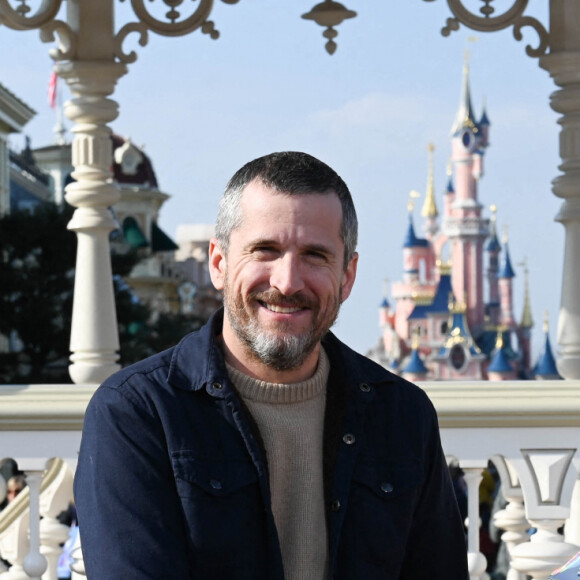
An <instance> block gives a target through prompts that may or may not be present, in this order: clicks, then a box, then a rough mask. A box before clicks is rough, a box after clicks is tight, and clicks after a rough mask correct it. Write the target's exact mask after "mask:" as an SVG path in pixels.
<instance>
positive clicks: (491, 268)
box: [485, 205, 501, 326]
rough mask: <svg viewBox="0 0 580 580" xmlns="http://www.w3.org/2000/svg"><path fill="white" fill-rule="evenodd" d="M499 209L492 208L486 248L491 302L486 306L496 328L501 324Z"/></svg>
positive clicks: (491, 321)
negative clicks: (497, 223)
mask: <svg viewBox="0 0 580 580" xmlns="http://www.w3.org/2000/svg"><path fill="white" fill-rule="evenodd" d="M496 212H497V207H496V206H495V205H492V206H491V220H490V225H489V239H488V241H487V245H486V246H485V251H486V252H487V253H488V256H489V257H488V262H487V263H488V267H487V283H488V290H489V300H488V302H487V304H486V308H485V310H486V314H487V315H488V316H489V322H490V324H492V325H494V326H496V325H497V324H498V323H499V306H500V305H499V285H498V279H497V275H498V272H499V253H500V252H501V245H500V243H499V240H498V239H497V229H496Z"/></svg>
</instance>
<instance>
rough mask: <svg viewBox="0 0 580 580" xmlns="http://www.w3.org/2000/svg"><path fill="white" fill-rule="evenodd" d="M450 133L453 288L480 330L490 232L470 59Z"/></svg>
mask: <svg viewBox="0 0 580 580" xmlns="http://www.w3.org/2000/svg"><path fill="white" fill-rule="evenodd" d="M451 137H452V139H451V141H452V158H451V160H452V162H453V165H454V168H455V194H454V199H453V202H452V203H451V204H450V215H449V216H446V219H445V221H444V222H443V227H442V229H443V233H444V234H445V235H446V236H447V238H448V239H449V242H450V248H451V260H452V262H453V264H454V268H453V291H454V293H455V296H456V297H457V300H458V301H460V302H463V303H465V305H466V308H467V311H466V316H467V319H468V321H469V324H470V326H471V328H472V329H473V330H474V331H475V332H476V333H477V331H478V330H479V329H480V328H481V327H482V325H483V320H484V296H483V243H484V240H485V238H487V236H488V234H489V220H487V219H484V218H482V216H481V210H482V206H481V205H480V203H479V201H478V199H477V181H478V179H479V178H480V177H481V175H482V173H483V162H482V156H483V153H484V149H485V147H484V141H483V139H482V135H481V132H480V128H479V125H478V123H477V122H476V120H475V117H474V115H473V109H472V106H471V93H470V88H469V66H468V63H467V60H466V62H465V64H464V67H463V84H462V90H461V98H460V102H459V108H458V111H457V115H456V116H455V121H454V123H453V126H452V129H451Z"/></svg>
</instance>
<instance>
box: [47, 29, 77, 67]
mask: <svg viewBox="0 0 580 580" xmlns="http://www.w3.org/2000/svg"><path fill="white" fill-rule="evenodd" d="M55 33H56V34H57V35H58V48H51V49H50V50H49V51H48V54H50V57H51V58H52V59H53V60H56V61H58V60H72V58H73V56H74V55H75V54H76V45H77V37H76V34H75V33H74V32H73V31H72V30H71V27H70V26H69V25H68V24H67V23H66V22H63V21H62V20H52V21H51V22H49V23H48V24H45V25H44V26H43V27H42V28H41V29H40V40H42V42H54V41H55V40H56V39H55Z"/></svg>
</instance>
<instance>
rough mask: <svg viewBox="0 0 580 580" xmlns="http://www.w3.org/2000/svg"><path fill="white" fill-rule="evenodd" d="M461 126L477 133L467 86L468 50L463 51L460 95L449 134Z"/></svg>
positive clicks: (452, 133) (455, 131) (458, 129)
mask: <svg viewBox="0 0 580 580" xmlns="http://www.w3.org/2000/svg"><path fill="white" fill-rule="evenodd" d="M463 127H469V128H470V129H472V130H473V132H474V133H477V130H478V128H477V122H476V121H475V117H474V115H473V107H472V106H471V91H470V88H469V51H468V50H466V51H465V62H464V63H463V83H462V86H461V97H460V99H459V109H457V114H456V115H455V121H454V122H453V126H452V127H451V135H456V134H457V133H458V132H459V131H460V130H461V129H463Z"/></svg>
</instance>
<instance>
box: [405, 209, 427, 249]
mask: <svg viewBox="0 0 580 580" xmlns="http://www.w3.org/2000/svg"><path fill="white" fill-rule="evenodd" d="M428 245H429V242H428V241H427V240H426V239H424V238H418V237H417V236H416V235H415V228H414V226H413V216H412V215H411V214H409V228H408V229H407V235H406V236H405V241H404V243H403V248H417V247H426V246H428Z"/></svg>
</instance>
